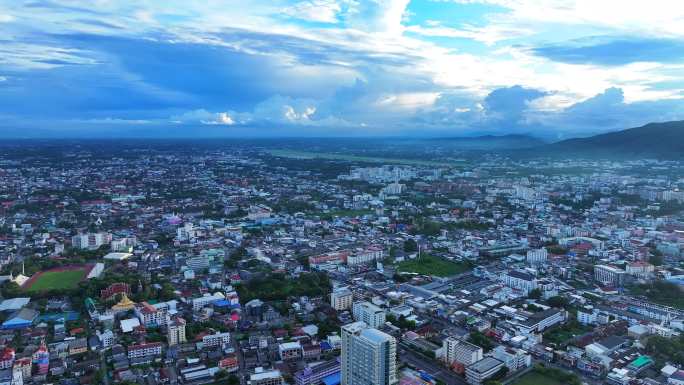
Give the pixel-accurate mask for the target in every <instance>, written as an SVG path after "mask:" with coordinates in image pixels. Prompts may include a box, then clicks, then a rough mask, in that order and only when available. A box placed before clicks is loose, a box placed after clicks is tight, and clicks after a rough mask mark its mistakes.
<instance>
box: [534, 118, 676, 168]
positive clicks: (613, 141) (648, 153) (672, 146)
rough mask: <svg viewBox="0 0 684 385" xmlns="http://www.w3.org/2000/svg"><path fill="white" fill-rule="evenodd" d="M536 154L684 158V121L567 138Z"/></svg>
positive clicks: (542, 147) (651, 124)
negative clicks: (585, 136)
mask: <svg viewBox="0 0 684 385" xmlns="http://www.w3.org/2000/svg"><path fill="white" fill-rule="evenodd" d="M530 152H531V153H534V155H551V156H552V155H557V156H585V157H601V158H625V157H638V158H646V157H653V158H658V159H683V158H684V120H680V121H672V122H664V123H649V124H646V125H644V126H641V127H635V128H629V129H626V130H622V131H614V132H610V133H607V134H600V135H594V136H590V137H587V138H574V139H567V140H563V141H560V142H556V143H551V144H547V145H544V146H540V147H536V148H534V149H533V151H530Z"/></svg>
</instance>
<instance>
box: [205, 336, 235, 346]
mask: <svg viewBox="0 0 684 385" xmlns="http://www.w3.org/2000/svg"><path fill="white" fill-rule="evenodd" d="M229 343H230V333H228V332H224V333H214V334H208V335H206V336H204V337H202V345H203V346H204V347H205V348H211V347H214V346H226V345H228V344H229Z"/></svg>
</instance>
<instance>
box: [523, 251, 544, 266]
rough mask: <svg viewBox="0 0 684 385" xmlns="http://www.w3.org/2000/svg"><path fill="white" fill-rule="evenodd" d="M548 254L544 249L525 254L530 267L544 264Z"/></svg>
mask: <svg viewBox="0 0 684 385" xmlns="http://www.w3.org/2000/svg"><path fill="white" fill-rule="evenodd" d="M548 256H549V253H548V251H546V247H542V248H541V249H534V250H529V251H528V252H527V263H529V264H530V265H532V266H539V265H543V264H545V263H546V259H547V258H548Z"/></svg>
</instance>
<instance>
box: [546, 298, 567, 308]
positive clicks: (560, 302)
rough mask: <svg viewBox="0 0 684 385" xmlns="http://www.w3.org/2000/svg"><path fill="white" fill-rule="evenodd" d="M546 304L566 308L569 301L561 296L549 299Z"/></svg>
mask: <svg viewBox="0 0 684 385" xmlns="http://www.w3.org/2000/svg"><path fill="white" fill-rule="evenodd" d="M546 302H547V303H548V304H549V306H551V307H558V308H565V307H566V306H568V299H567V298H565V297H561V296H559V295H557V296H554V297H551V298H549V299H548V300H547V301H546Z"/></svg>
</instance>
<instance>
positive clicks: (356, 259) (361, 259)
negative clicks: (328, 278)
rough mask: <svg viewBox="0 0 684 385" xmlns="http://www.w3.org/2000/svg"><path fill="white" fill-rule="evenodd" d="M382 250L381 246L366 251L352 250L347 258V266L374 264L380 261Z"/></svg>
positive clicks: (371, 247)
mask: <svg viewBox="0 0 684 385" xmlns="http://www.w3.org/2000/svg"><path fill="white" fill-rule="evenodd" d="M383 255H384V250H383V248H382V247H381V246H370V247H368V248H366V249H359V250H354V251H353V252H352V253H351V254H350V255H349V256H348V257H347V265H350V266H353V265H361V264H365V263H371V262H375V261H376V260H378V259H382V257H383Z"/></svg>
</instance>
